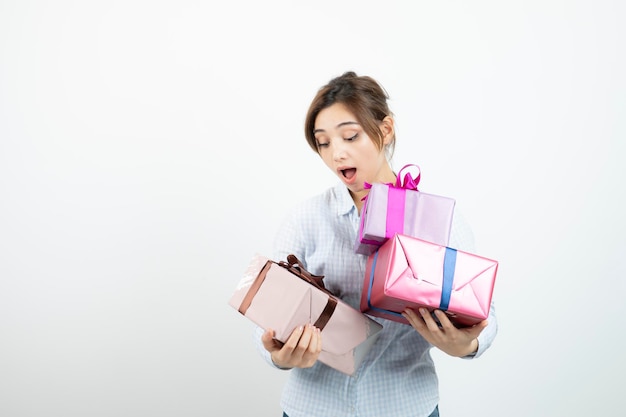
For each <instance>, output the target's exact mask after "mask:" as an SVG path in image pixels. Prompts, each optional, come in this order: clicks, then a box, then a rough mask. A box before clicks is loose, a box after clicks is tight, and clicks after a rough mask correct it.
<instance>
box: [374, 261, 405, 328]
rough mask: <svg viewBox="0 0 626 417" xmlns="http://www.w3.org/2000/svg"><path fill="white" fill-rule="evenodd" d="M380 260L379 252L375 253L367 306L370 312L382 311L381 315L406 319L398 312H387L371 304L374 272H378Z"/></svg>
mask: <svg viewBox="0 0 626 417" xmlns="http://www.w3.org/2000/svg"><path fill="white" fill-rule="evenodd" d="M377 259H378V250H377V251H376V252H374V261H372V271H371V272H370V283H369V286H368V288H367V306H368V307H369V308H370V310H375V311H380V312H381V313H386V314H391V315H393V316H398V317H402V318H404V316H403V315H402V314H400V313H398V312H395V311H391V310H385V309H383V308H378V307H376V306H373V305H372V303H371V302H370V298H371V295H372V285H373V284H374V271H375V270H376V260H377Z"/></svg>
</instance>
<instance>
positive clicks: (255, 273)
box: [229, 255, 382, 375]
mask: <svg viewBox="0 0 626 417" xmlns="http://www.w3.org/2000/svg"><path fill="white" fill-rule="evenodd" d="M229 304H230V305H231V306H232V307H233V308H235V309H236V310H238V311H239V313H241V314H242V315H244V316H245V317H247V318H249V319H250V320H252V321H253V322H254V323H256V324H257V325H258V326H260V327H262V328H264V329H267V328H271V329H273V330H274V331H275V335H274V337H275V338H276V339H277V340H279V341H281V342H285V341H286V340H287V339H288V338H289V336H290V335H291V333H292V332H293V330H294V329H295V328H296V327H297V326H301V325H305V324H308V323H311V324H313V325H315V327H317V328H319V329H320V330H321V334H322V352H321V353H320V356H319V358H318V360H319V361H320V362H322V363H324V364H326V365H328V366H330V367H333V368H335V369H336V370H338V371H341V372H343V373H345V374H348V375H352V374H354V372H355V371H356V369H357V368H358V366H359V364H360V363H361V361H362V360H363V358H364V357H365V355H366V353H367V352H368V351H369V350H370V348H371V346H372V344H373V343H374V341H375V340H376V339H377V338H378V333H379V332H380V330H381V329H382V326H381V325H380V324H379V323H377V322H376V321H374V320H373V319H372V318H370V317H368V316H366V315H365V314H363V313H361V312H360V311H359V310H358V309H355V308H354V307H352V306H350V305H348V304H347V303H345V302H344V301H342V300H341V299H339V298H337V297H335V296H334V295H333V294H332V293H330V292H329V291H328V290H326V288H325V287H324V282H323V276H318V275H313V274H311V273H309V272H308V271H306V269H305V268H304V267H303V266H302V264H301V263H300V261H299V260H298V259H297V258H296V257H295V256H294V255H289V256H288V257H287V262H284V261H280V262H275V261H272V260H270V259H267V258H265V257H263V256H261V255H256V256H255V257H253V259H252V261H251V262H250V265H249V266H248V269H247V270H246V272H245V274H244V276H243V278H242V279H241V280H240V282H239V284H238V286H237V288H236V289H235V291H234V293H233V294H232V296H231V298H230V300H229Z"/></svg>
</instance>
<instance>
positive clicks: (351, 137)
mask: <svg viewBox="0 0 626 417" xmlns="http://www.w3.org/2000/svg"><path fill="white" fill-rule="evenodd" d="M357 136H359V134H358V133H355V134H354V136H350V137H349V138H344V139H343V140H347V141H348V142H352V141H353V140H355V139H356V138H357Z"/></svg>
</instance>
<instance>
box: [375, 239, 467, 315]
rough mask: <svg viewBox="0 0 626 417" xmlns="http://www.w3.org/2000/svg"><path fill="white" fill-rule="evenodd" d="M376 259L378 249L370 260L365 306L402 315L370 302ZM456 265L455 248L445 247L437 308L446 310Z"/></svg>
mask: <svg viewBox="0 0 626 417" xmlns="http://www.w3.org/2000/svg"><path fill="white" fill-rule="evenodd" d="M377 260H378V251H376V252H374V260H373V261H372V269H371V271H370V282H369V285H368V288H367V306H368V307H369V308H370V309H371V310H375V311H379V312H381V313H386V314H391V315H394V316H398V317H403V316H402V314H400V313H398V312H395V311H391V310H385V309H383V308H378V307H376V306H374V305H372V303H371V301H370V300H371V296H372V285H373V284H374V271H375V270H376V261H377ZM455 267H456V249H453V248H448V247H446V253H445V254H444V258H443V283H442V285H441V301H439V309H441V310H447V309H448V305H449V304H450V296H451V295H452V283H453V282H454V270H455Z"/></svg>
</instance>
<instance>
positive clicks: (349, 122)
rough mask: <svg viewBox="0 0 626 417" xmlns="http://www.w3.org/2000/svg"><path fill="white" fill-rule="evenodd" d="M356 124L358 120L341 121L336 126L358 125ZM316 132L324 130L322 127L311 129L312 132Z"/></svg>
mask: <svg viewBox="0 0 626 417" xmlns="http://www.w3.org/2000/svg"><path fill="white" fill-rule="evenodd" d="M358 124H359V123H358V122H353V121H348V122H341V123H339V124H338V125H337V126H336V127H337V128H340V127H344V126H350V125H358ZM318 132H325V130H324V129H315V130H313V134H316V133H318Z"/></svg>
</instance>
